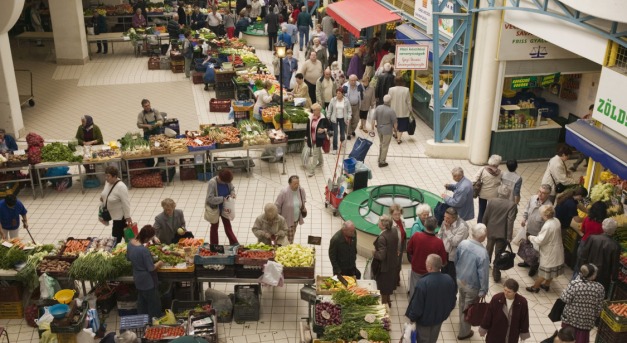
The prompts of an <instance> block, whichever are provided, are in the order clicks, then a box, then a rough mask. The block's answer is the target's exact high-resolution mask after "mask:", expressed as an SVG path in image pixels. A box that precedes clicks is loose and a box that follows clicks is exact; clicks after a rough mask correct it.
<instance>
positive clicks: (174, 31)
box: [167, 13, 183, 41]
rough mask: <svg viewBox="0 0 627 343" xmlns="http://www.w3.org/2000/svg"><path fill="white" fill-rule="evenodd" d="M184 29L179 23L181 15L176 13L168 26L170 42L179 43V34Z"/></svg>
mask: <svg viewBox="0 0 627 343" xmlns="http://www.w3.org/2000/svg"><path fill="white" fill-rule="evenodd" d="M182 27H183V25H181V24H180V23H179V15H178V14H176V13H174V14H173V15H172V18H170V20H168V26H167V30H168V35H169V37H170V41H178V40H179V34H180V32H181V28H182Z"/></svg>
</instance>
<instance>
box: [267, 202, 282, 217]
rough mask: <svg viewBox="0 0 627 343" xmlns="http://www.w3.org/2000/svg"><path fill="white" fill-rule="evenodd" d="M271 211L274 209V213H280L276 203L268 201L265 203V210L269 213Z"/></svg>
mask: <svg viewBox="0 0 627 343" xmlns="http://www.w3.org/2000/svg"><path fill="white" fill-rule="evenodd" d="M270 211H272V212H274V213H279V209H278V208H277V207H276V205H275V204H274V203H271V202H269V203H267V204H265V205H264V206H263V212H265V213H266V214H267V213H268V212H270Z"/></svg>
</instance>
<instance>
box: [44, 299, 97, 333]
mask: <svg viewBox="0 0 627 343" xmlns="http://www.w3.org/2000/svg"><path fill="white" fill-rule="evenodd" d="M88 308H89V304H88V303H87V301H84V302H83V305H82V306H81V307H80V311H81V314H80V316H79V319H78V322H76V323H75V324H73V325H65V323H64V321H65V320H67V319H61V320H58V319H55V320H53V321H52V323H50V331H52V332H53V333H71V334H77V333H79V332H80V331H81V330H83V328H85V317H87V309H88ZM70 310H71V311H73V310H74V307H73V306H70Z"/></svg>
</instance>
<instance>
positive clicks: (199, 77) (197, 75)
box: [192, 71, 205, 85]
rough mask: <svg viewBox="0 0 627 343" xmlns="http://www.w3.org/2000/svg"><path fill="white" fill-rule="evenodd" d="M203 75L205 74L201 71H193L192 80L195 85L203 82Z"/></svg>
mask: <svg viewBox="0 0 627 343" xmlns="http://www.w3.org/2000/svg"><path fill="white" fill-rule="evenodd" d="M204 76H205V73H203V72H201V71H194V72H193V73H192V82H193V83H194V84H195V85H198V84H201V83H205V80H204Z"/></svg>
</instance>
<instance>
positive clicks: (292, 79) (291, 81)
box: [289, 72, 296, 89]
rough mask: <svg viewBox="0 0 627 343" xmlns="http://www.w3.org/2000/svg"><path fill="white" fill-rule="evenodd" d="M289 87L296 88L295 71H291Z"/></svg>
mask: <svg viewBox="0 0 627 343" xmlns="http://www.w3.org/2000/svg"><path fill="white" fill-rule="evenodd" d="M289 87H290V89H294V88H296V73H295V72H292V77H291V78H290V84H289Z"/></svg>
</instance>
